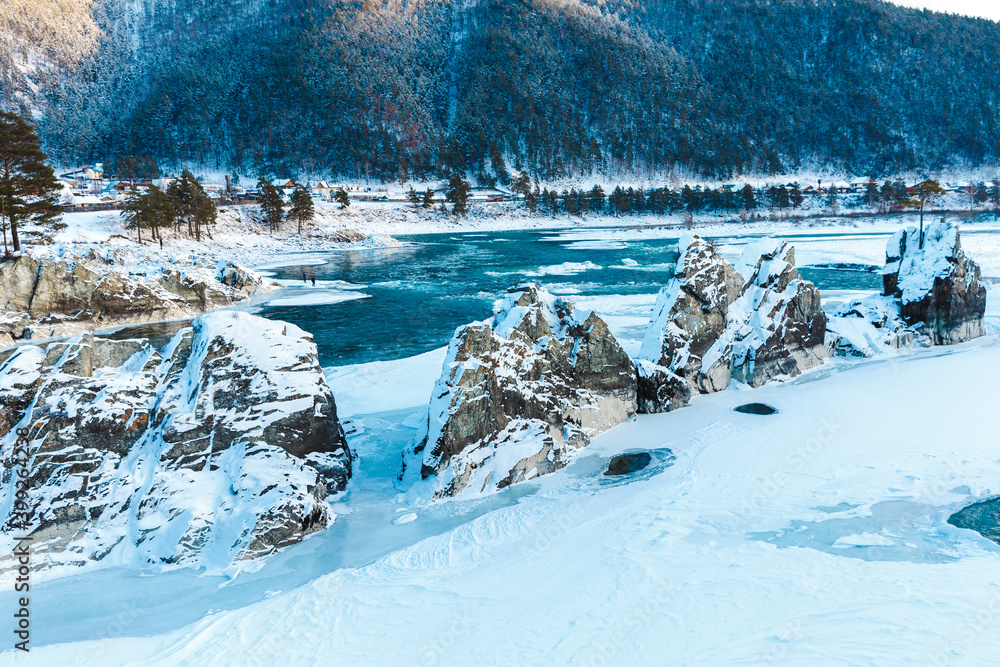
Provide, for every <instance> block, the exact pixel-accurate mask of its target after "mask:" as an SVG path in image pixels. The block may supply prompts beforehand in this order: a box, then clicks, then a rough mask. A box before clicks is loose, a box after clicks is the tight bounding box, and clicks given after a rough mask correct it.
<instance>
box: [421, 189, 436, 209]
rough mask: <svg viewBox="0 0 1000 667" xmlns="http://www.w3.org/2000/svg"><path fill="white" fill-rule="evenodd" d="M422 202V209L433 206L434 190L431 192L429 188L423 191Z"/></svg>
mask: <svg viewBox="0 0 1000 667" xmlns="http://www.w3.org/2000/svg"><path fill="white" fill-rule="evenodd" d="M423 202H424V203H423V207H424V208H430V207H431V206H433V205H434V190H432V189H431V188H427V189H426V190H424V199H423Z"/></svg>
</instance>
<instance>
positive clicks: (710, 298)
mask: <svg viewBox="0 0 1000 667" xmlns="http://www.w3.org/2000/svg"><path fill="white" fill-rule="evenodd" d="M653 313H654V314H653V320H652V322H651V323H650V325H649V327H648V328H647V330H646V335H645V337H644V339H643V344H642V349H641V352H640V355H639V356H640V357H641V358H643V359H647V360H650V361H652V362H654V363H656V364H658V365H660V366H663V367H665V368H667V369H669V370H670V371H673V372H674V373H676V374H677V375H679V376H681V377H683V378H685V379H686V380H688V381H689V382H691V383H692V384H693V385H694V387H695V388H697V389H698V390H699V391H702V392H706V393H707V392H713V391H719V390H721V389H724V388H725V387H727V386H728V385H729V383H730V381H732V380H736V381H738V382H742V383H745V384H748V385H750V386H753V387H757V386H760V385H762V384H764V383H765V382H767V381H768V380H770V379H772V378H775V377H779V376H792V375H798V374H799V373H801V372H802V371H803V370H806V369H808V368H811V367H812V366H815V365H817V364H819V363H822V361H823V359H824V358H825V357H826V356H827V348H826V345H825V342H824V339H825V333H826V315H825V314H824V313H823V310H822V308H821V307H820V294H819V290H817V289H816V286H815V285H813V284H812V283H811V282H809V281H807V280H803V279H802V278H800V277H799V273H798V269H797V268H796V267H795V254H794V249H793V248H792V246H790V245H788V244H787V243H785V242H783V241H774V240H773V239H763V240H761V241H758V242H756V243H751V244H749V245H748V246H747V248H746V249H745V250H744V253H743V256H742V258H741V260H740V262H739V264H738V268H737V267H733V266H732V265H730V264H729V262H727V261H726V260H725V259H724V258H723V257H722V256H721V255H719V254H718V253H717V252H716V251H715V249H714V248H713V247H712V246H711V244H709V243H708V242H707V241H705V240H704V239H701V238H699V237H697V236H694V237H692V238H691V239H690V240H689V241H688V244H687V246H686V249H685V251H684V252H683V253H682V254H681V257H680V258H679V259H678V261H677V271H676V273H675V274H674V277H673V278H672V279H671V280H670V282H669V283H668V284H667V285H666V286H665V287H664V288H663V289H662V290H660V293H659V295H658V296H657V302H656V306H655V307H654V310H653Z"/></svg>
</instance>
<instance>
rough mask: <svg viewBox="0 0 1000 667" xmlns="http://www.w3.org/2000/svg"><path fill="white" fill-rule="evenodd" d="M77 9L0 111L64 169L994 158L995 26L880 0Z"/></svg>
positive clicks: (897, 163)
mask: <svg viewBox="0 0 1000 667" xmlns="http://www.w3.org/2000/svg"><path fill="white" fill-rule="evenodd" d="M92 7H93V17H94V21H95V25H96V26H97V27H98V28H99V30H100V37H99V40H98V41H97V44H96V47H94V48H90V47H91V44H90V43H89V42H88V41H87V39H86V38H85V36H81V37H80V38H79V39H78V40H77V42H79V46H78V48H77V49H76V52H77V53H78V54H80V53H82V54H83V59H82V60H79V61H77V60H76V59H75V58H72V59H71V58H66V59H64V60H60V59H59V58H48V60H46V62H47V63H49V64H47V65H46V66H44V67H43V66H40V65H39V66H32V67H27V68H25V67H24V66H23V65H24V64H25V58H27V56H25V55H23V54H25V53H29V52H30V53H35V54H40V53H47V52H51V53H53V54H54V53H56V50H55V47H54V46H53V47H49V48H48V51H46V47H45V46H44V45H39V44H37V43H35V42H33V41H30V40H29V39H28V38H27V37H26V36H24V35H23V31H22V33H17V35H18V37H17V38H16V40H15V43H16V44H17V45H18V48H17V49H15V51H17V52H18V53H20V54H21V55H20V56H16V57H15V56H9V57H8V58H6V60H0V63H4V64H3V66H2V67H0V73H2V77H0V88H2V94H0V103H2V104H3V105H4V106H8V107H22V106H23V107H24V108H25V110H27V111H33V112H35V115H36V116H37V119H38V120H39V122H40V124H41V131H42V134H43V136H44V138H45V141H46V144H47V147H48V150H49V151H50V152H51V153H52V154H53V156H55V157H56V159H57V160H58V161H60V162H61V163H80V162H87V161H91V160H96V161H104V162H105V163H107V164H108V165H111V164H113V161H114V159H115V158H116V157H119V156H123V155H151V156H154V157H156V158H157V159H158V160H159V161H160V162H161V163H162V164H163V165H166V166H172V167H176V166H177V165H179V164H197V165H202V166H205V167H208V168H219V169H223V168H224V169H234V170H236V171H239V172H241V173H244V174H254V175H256V174H257V173H259V172H260V171H264V172H269V173H279V172H281V173H285V174H288V175H298V174H303V173H326V174H331V175H333V174H336V175H343V176H351V177H362V178H370V177H374V178H384V179H389V180H397V179H405V178H408V177H416V178H424V179H425V178H429V177H434V176H436V175H440V174H441V173H442V172H447V171H449V170H452V169H459V170H464V171H466V172H468V173H470V174H473V175H479V176H481V177H482V178H483V180H489V179H492V178H497V179H499V180H501V181H503V180H506V179H507V178H509V177H510V176H511V175H512V174H513V173H515V172H518V171H521V170H527V171H528V172H529V173H531V174H533V175H538V176H540V177H541V178H544V179H552V178H559V177H564V176H568V175H574V174H576V175H579V174H584V173H590V172H595V173H605V174H607V173H621V172H629V173H643V174H662V173H664V172H667V171H670V170H672V169H680V170H682V171H685V172H688V173H704V174H708V175H713V176H720V177H725V176H727V175H729V174H732V173H734V172H744V171H756V172H760V173H768V172H781V171H784V170H790V169H791V170H795V169H801V168H808V167H811V166H815V165H823V166H828V167H833V168H845V169H847V170H848V171H851V172H853V173H890V172H898V171H902V170H908V169H912V168H917V167H925V168H936V167H940V166H942V165H946V164H949V163H953V164H960V165H969V164H971V165H978V164H982V163H983V162H984V161H992V160H996V159H997V158H998V156H1000V150H998V148H997V146H998V145H1000V144H998V139H1000V124H998V123H997V119H998V117H1000V99H998V98H997V96H996V94H995V91H996V90H997V89H998V88H1000V82H998V78H997V77H998V76H1000V75H998V74H997V72H996V69H995V68H994V67H992V66H991V63H993V62H996V61H997V60H998V59H1000V46H998V45H1000V25H998V24H996V23H992V22H989V21H986V20H984V19H975V18H970V17H962V16H948V15H944V14H934V13H924V12H918V11H914V10H912V9H907V8H902V7H899V6H896V5H893V4H890V3H888V2H884V1H882V0H847V1H844V0H838V1H835V0H819V1H814V0H789V1H787V2H757V1H755V0H737V1H735V2H734V1H730V0H726V1H722V0H709V1H707V2H706V1H701V2H695V1H693V0H672V1H671V2H632V1H626V0H601V1H597V0H565V1H561V2H548V1H543V0H524V1H521V2H501V1H500V0H478V1H476V2H468V1H467V0H392V1H391V2H386V3H370V2H355V1H351V2H337V3H327V2H323V1H322V0H309V1H308V2H290V1H289V0H267V1H265V0H240V1H239V2H233V3H230V2H226V3H222V2H218V1H216V0H209V1H208V2H204V1H201V0H140V1H138V2H137V1H135V0H95V2H94V4H93V6H92ZM8 32H9V31H8ZM86 34H87V35H89V34H90V33H86ZM36 41H37V40H36ZM22 44H23V45H24V46H23V47H22V46H21V45H22ZM32 57H35V56H32ZM18 58H20V60H18ZM29 59H30V58H29ZM36 60H37V57H36Z"/></svg>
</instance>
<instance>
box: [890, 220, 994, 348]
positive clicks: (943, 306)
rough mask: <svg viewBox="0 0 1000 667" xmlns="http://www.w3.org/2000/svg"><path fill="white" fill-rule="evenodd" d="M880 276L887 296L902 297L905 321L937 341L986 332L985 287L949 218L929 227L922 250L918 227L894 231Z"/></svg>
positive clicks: (946, 342) (955, 340)
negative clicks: (984, 323)
mask: <svg viewBox="0 0 1000 667" xmlns="http://www.w3.org/2000/svg"><path fill="white" fill-rule="evenodd" d="M882 278H883V281H884V284H885V294H886V295H887V296H894V297H896V298H897V299H898V300H899V309H900V314H901V315H902V317H903V319H904V320H905V321H906V322H907V323H908V324H910V325H913V326H916V327H917V328H918V329H920V330H921V331H923V332H924V333H926V334H927V336H929V337H930V339H931V340H932V341H933V343H934V344H935V345H950V344H954V343H961V342H962V341H966V340H970V339H972V338H978V337H979V336H983V335H985V333H986V332H985V329H984V327H983V315H984V313H985V312H986V285H985V284H984V283H983V279H982V274H981V273H980V270H979V265H978V264H977V263H976V262H974V261H972V260H971V259H969V258H968V257H966V256H965V252H964V251H963V250H962V244H961V241H960V239H959V234H958V228H957V227H955V226H954V225H953V224H951V223H950V222H945V221H941V222H933V223H930V224H929V225H927V228H926V233H925V234H924V244H923V248H921V247H920V233H919V231H918V230H917V229H916V228H915V227H909V228H907V229H901V230H900V231H898V232H896V234H894V235H893V237H892V238H891V239H889V242H888V244H887V245H886V250H885V268H884V269H883V271H882Z"/></svg>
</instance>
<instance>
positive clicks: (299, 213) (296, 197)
mask: <svg viewBox="0 0 1000 667" xmlns="http://www.w3.org/2000/svg"><path fill="white" fill-rule="evenodd" d="M411 189H412V188H411ZM288 214H289V215H290V216H292V218H294V219H295V221H296V223H298V227H299V236H302V223H304V222H308V221H310V220H312V219H313V216H314V215H315V210H314V209H313V200H312V196H311V195H310V194H309V191H308V190H306V189H305V188H304V187H302V186H301V185H298V186H296V187H295V192H293V193H292V207H291V208H290V209H289V210H288Z"/></svg>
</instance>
